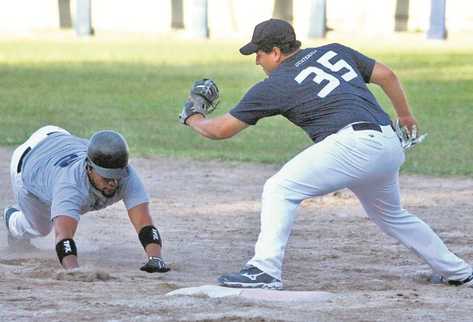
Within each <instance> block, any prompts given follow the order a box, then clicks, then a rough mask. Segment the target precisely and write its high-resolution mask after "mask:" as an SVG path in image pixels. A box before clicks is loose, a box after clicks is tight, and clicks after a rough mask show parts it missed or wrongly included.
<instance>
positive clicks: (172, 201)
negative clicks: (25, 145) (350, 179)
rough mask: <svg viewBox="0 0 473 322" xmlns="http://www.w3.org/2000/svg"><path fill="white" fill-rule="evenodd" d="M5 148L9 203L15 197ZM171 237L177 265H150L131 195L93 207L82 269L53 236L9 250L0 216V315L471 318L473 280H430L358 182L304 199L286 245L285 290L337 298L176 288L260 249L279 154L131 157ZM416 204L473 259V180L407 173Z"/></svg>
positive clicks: (2, 192) (3, 200)
mask: <svg viewBox="0 0 473 322" xmlns="http://www.w3.org/2000/svg"><path fill="white" fill-rule="evenodd" d="M10 154H11V150H8V149H0V182H1V185H0V206H1V207H2V209H3V207H5V206H7V205H9V204H10V203H12V201H13V200H12V194H11V192H10V182H9V174H8V172H9V170H8V163H9V158H10ZM132 164H134V165H135V166H136V167H137V168H138V170H139V171H140V173H141V175H142V177H143V179H144V182H145V184H146V186H147V188H148V191H149V193H150V196H151V198H152V204H151V209H152V216H153V218H154V220H155V222H156V224H157V226H158V227H159V228H160V231H161V232H162V235H163V238H164V257H165V258H166V260H167V261H168V262H169V264H170V266H171V267H172V271H171V272H169V273H167V274H147V273H144V272H141V271H139V269H138V268H139V266H140V264H142V263H143V262H144V260H145V257H144V253H143V251H142V248H141V245H140V243H139V241H138V238H137V236H136V233H134V231H133V228H132V226H131V224H130V223H129V221H128V218H127V215H126V212H125V210H124V207H123V205H122V204H117V205H114V206H112V207H110V208H107V209H105V210H103V211H100V212H95V213H88V214H86V215H85V216H83V217H82V219H81V222H80V224H79V229H78V233H77V236H76V242H77V246H78V251H79V261H80V263H81V265H82V267H81V269H79V270H77V271H73V272H65V271H63V270H62V269H60V266H59V264H58V261H57V259H56V255H55V252H54V251H53V246H54V242H53V239H52V236H48V237H47V238H43V239H39V240H36V241H35V246H37V247H38V248H39V249H38V250H35V251H29V252H24V253H10V252H9V251H8V250H7V248H6V246H5V245H6V231H5V227H4V225H3V224H2V225H1V228H0V236H1V237H0V285H1V287H0V320H1V321H12V320H15V321H32V320H33V321H36V320H38V321H39V320H42V321H46V320H47V321H66V320H67V321H471V316H472V305H471V303H472V300H473V289H465V288H455V287H446V286H440V285H432V284H430V281H429V270H428V267H427V266H426V265H425V264H423V263H422V262H421V261H420V260H419V259H418V258H417V257H416V256H415V255H414V254H412V253H411V252H409V251H408V250H407V249H405V248H404V247H403V246H402V245H400V244H399V243H398V242H396V241H395V240H393V239H391V238H390V237H388V236H386V235H384V234H383V233H382V232H381V231H380V230H379V229H378V228H377V227H376V226H375V225H374V224H373V223H372V222H371V221H370V220H369V219H368V218H367V217H366V216H365V215H364V213H363V211H362V209H361V207H360V205H359V204H358V202H357V200H356V199H355V198H354V197H353V195H352V194H351V193H350V192H348V191H341V192H337V193H335V194H331V195H329V196H326V197H323V198H316V199H310V200H307V201H306V202H304V203H303V204H302V206H301V208H300V211H299V215H298V218H297V220H296V224H295V226H294V230H293V233H292V236H291V239H290V242H289V245H288V248H287V252H286V258H285V267H284V282H285V284H284V286H285V289H286V290H296V291H324V292H331V293H334V294H335V296H334V297H333V298H331V299H330V300H329V301H327V302H325V303H318V304H317V305H313V304H307V303H297V302H296V303H295V302H291V303H290V304H284V303H281V302H269V301H264V300H251V299H244V298H238V297H225V298H208V297H205V296H194V297H191V296H165V294H166V293H168V292H170V291H173V290H176V289H178V288H183V287H194V286H200V285H206V284H214V283H215V280H216V278H217V277H218V276H219V275H220V274H222V273H225V272H228V271H235V270H238V269H239V268H240V266H241V265H243V264H244V263H245V261H246V260H247V259H249V258H250V256H251V255H252V254H253V246H254V243H255V241H256V238H257V235H258V232H259V207H260V194H261V191H262V186H263V184H264V182H265V180H266V179H267V178H268V177H270V176H271V175H272V174H273V173H275V172H276V171H277V169H278V167H277V166H268V165H254V164H239V163H221V162H200V161H190V160H182V159H179V160H177V159H170V158H150V159H133V160H132ZM401 188H402V191H403V201H404V205H405V207H406V208H408V209H409V210H410V211H411V212H413V213H415V214H417V215H418V216H419V217H421V218H422V219H423V220H424V221H426V222H427V223H429V224H430V225H431V226H432V228H433V229H434V230H435V231H436V232H437V233H438V234H439V235H440V236H441V238H442V239H443V240H444V241H445V242H446V244H447V245H448V246H449V248H450V249H451V250H452V251H454V252H455V253H457V254H458V255H460V256H461V257H463V258H465V259H467V260H468V261H470V262H473V247H472V245H473V220H472V212H473V211H472V209H473V198H472V197H473V180H472V179H467V178H454V179H440V178H431V177H420V176H403V177H402V178H401Z"/></svg>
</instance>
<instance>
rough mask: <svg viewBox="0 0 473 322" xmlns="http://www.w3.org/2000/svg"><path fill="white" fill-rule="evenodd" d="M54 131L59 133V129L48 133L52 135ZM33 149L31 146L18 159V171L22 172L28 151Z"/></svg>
mask: <svg viewBox="0 0 473 322" xmlns="http://www.w3.org/2000/svg"><path fill="white" fill-rule="evenodd" d="M53 133H57V131H54V132H49V133H47V134H46V135H51V134H53ZM30 151H31V147H30V146H29V147H28V148H27V149H26V150H25V151H24V152H23V154H22V155H21V157H20V160H19V161H18V166H17V167H16V173H20V172H21V167H22V166H23V160H24V159H25V157H26V155H27V154H28V153H30Z"/></svg>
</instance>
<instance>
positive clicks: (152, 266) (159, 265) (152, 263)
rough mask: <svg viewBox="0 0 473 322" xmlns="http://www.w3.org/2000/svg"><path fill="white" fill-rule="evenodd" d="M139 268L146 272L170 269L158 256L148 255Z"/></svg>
mask: <svg viewBox="0 0 473 322" xmlns="http://www.w3.org/2000/svg"><path fill="white" fill-rule="evenodd" d="M140 270H142V271H145V272H148V273H166V272H169V271H170V270H171V269H170V268H169V266H168V265H167V264H166V263H165V262H164V260H163V259H162V258H161V257H159V256H150V257H148V262H147V263H145V264H144V265H143V266H142V267H141V268H140Z"/></svg>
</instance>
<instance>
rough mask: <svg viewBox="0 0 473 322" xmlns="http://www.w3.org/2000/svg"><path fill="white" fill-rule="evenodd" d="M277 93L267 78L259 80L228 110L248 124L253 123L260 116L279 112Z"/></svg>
mask: <svg viewBox="0 0 473 322" xmlns="http://www.w3.org/2000/svg"><path fill="white" fill-rule="evenodd" d="M277 94H278V91H277V90H275V88H274V86H271V84H270V82H269V81H268V80H265V81H262V82H259V83H257V84H256V85H254V86H253V87H252V88H251V89H250V90H249V91H248V92H247V93H246V94H245V96H243V98H242V99H241V100H240V102H239V103H238V104H237V105H236V106H235V107H234V108H233V109H231V110H230V114H231V115H232V116H233V117H235V118H237V119H239V120H240V121H242V122H245V123H246V124H249V125H255V124H256V123H257V122H258V120H259V119H261V118H264V117H268V116H273V115H277V114H281V109H280V107H279V103H280V101H278V98H277V97H278V95H277Z"/></svg>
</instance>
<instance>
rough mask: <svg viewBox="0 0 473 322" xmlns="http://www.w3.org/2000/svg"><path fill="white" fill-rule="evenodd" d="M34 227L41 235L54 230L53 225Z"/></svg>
mask: <svg viewBox="0 0 473 322" xmlns="http://www.w3.org/2000/svg"><path fill="white" fill-rule="evenodd" d="M34 228H35V230H36V231H37V232H38V234H39V237H45V236H47V235H49V233H50V232H51V231H52V230H53V225H45V226H41V227H34Z"/></svg>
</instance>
